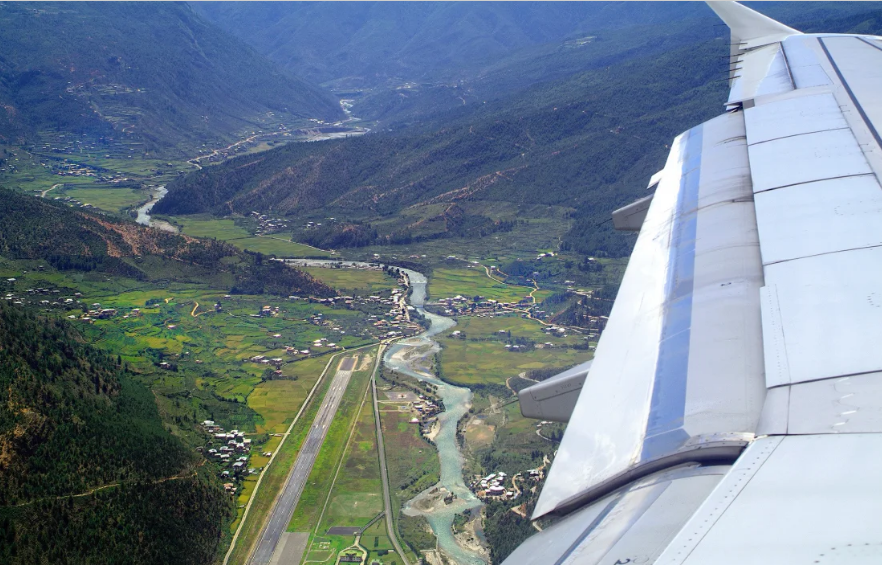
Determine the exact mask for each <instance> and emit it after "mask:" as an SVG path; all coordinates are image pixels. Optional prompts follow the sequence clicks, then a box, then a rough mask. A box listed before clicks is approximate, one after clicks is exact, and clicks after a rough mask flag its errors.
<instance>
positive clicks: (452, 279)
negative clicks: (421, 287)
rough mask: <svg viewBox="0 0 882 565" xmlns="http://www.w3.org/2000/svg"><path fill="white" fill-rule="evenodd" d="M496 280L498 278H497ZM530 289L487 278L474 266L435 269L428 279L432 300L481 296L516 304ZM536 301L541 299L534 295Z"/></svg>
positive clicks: (481, 268)
mask: <svg viewBox="0 0 882 565" xmlns="http://www.w3.org/2000/svg"><path fill="white" fill-rule="evenodd" d="M497 278H498V277H497ZM532 290H533V288H532V287H527V286H518V285H508V284H505V283H501V282H498V281H496V280H493V279H491V278H490V277H488V276H487V273H486V271H484V267H482V266H481V265H475V266H474V267H473V268H471V269H469V268H465V269H447V268H443V269H435V270H434V271H433V272H432V275H431V277H430V278H429V295H430V296H431V298H432V300H438V299H440V298H452V297H454V296H457V295H462V296H465V297H468V298H472V297H474V296H483V297H484V298H487V299H491V300H498V301H500V302H518V301H520V300H522V299H523V298H525V297H528V295H529V294H530V291H532ZM536 296H537V299H538V298H540V297H541V295H539V294H538V293H537V294H536Z"/></svg>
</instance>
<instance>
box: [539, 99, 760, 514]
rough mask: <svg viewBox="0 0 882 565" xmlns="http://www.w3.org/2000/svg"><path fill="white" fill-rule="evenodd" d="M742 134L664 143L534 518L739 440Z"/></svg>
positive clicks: (734, 117)
mask: <svg viewBox="0 0 882 565" xmlns="http://www.w3.org/2000/svg"><path fill="white" fill-rule="evenodd" d="M743 127H744V126H743V121H742V116H741V114H727V115H724V116H720V117H719V118H717V119H715V120H712V121H710V122H708V123H706V124H704V125H703V126H701V127H700V128H697V129H696V130H692V131H690V132H687V134H684V135H683V136H681V137H679V138H678V140H677V141H676V142H675V144H674V147H673V149H672V151H671V156H670V157H669V160H668V164H667V165H666V167H665V172H664V175H663V177H662V179H661V182H660V183H659V187H658V189H657V190H656V193H655V197H654V199H653V202H652V205H651V207H650V210H649V212H648V215H647V217H646V220H645V222H644V224H643V228H642V229H641V232H640V235H639V237H638V241H637V244H636V247H635V251H634V254H633V255H632V257H631V261H630V263H629V265H628V269H627V272H626V274H625V278H624V280H623V282H622V286H621V288H620V290H619V296H618V298H617V299H616V303H615V305H614V307H613V311H612V314H611V316H610V322H609V324H608V325H607V327H606V330H605V331H604V333H603V336H602V337H601V340H600V343H599V344H598V348H597V352H596V355H595V358H594V364H593V365H592V368H591V373H590V374H589V376H588V379H587V380H586V382H585V385H584V387H583V389H582V391H583V392H582V393H581V396H580V398H579V402H578V404H577V406H576V410H575V411H574V413H573V416H572V418H571V420H570V424H569V427H568V428H567V432H566V435H565V436H564V440H563V442H562V444H561V447H560V449H559V450H558V454H557V457H556V459H555V464H554V466H553V467H552V469H551V472H550V473H549V477H548V479H547V481H546V483H545V485H544V487H543V489H542V494H541V496H540V500H539V502H538V504H537V506H536V510H535V512H534V517H538V516H542V515H544V514H546V513H548V512H551V511H554V510H556V509H558V508H560V507H561V506H562V505H567V504H570V503H572V502H573V500H574V499H583V498H584V497H588V498H590V497H591V496H594V494H593V493H595V492H596V493H597V495H598V496H599V495H601V494H602V493H603V492H604V489H605V488H613V487H614V485H615V481H617V480H621V479H622V478H629V477H630V478H633V477H634V476H635V474H636V476H639V471H640V469H642V468H643V469H651V465H652V464H653V463H654V462H657V461H659V460H662V459H664V458H666V457H672V456H677V457H679V456H680V455H681V454H683V453H688V452H692V451H695V452H697V451H699V450H707V449H718V448H727V447H728V446H733V445H742V444H743V443H744V442H745V441H746V440H747V439H749V437H751V434H752V432H753V430H754V429H755V426H756V422H757V420H758V418H759V413H760V410H761V407H762V399H763V396H764V392H765V391H764V380H763V376H762V366H763V365H762V339H761V332H760V317H759V287H760V286H761V285H762V267H761V263H760V257H759V246H758V242H757V234H756V224H755V218H754V212H753V206H752V204H751V202H750V199H751V194H752V193H751V188H750V180H749V175H748V172H749V169H748V167H747V158H746V157H747V155H746V143H745V139H744V129H743ZM610 485H613V486H612V487H611V486H610Z"/></svg>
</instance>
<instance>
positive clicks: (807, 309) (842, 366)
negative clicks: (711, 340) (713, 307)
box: [763, 247, 882, 383]
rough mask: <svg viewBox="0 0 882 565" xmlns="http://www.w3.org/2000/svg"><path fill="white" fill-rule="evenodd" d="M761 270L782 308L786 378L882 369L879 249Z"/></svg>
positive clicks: (793, 380) (881, 260)
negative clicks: (764, 273)
mask: <svg viewBox="0 0 882 565" xmlns="http://www.w3.org/2000/svg"><path fill="white" fill-rule="evenodd" d="M765 271H766V285H767V287H773V288H775V289H776V294H777V301H778V305H779V307H780V320H781V331H782V333H783V345H784V349H785V351H786V359H787V364H788V371H787V374H786V375H784V378H783V379H782V381H783V382H784V383H787V382H791V383H796V382H805V381H811V380H817V379H823V378H830V377H838V376H843V375H854V374H860V373H869V372H875V371H882V347H880V346H879V344H882V248H880V247H876V248H871V249H857V250H853V251H846V252H840V253H831V254H826V255H819V256H815V257H807V258H804V259H799V260H796V261H787V262H784V263H776V264H773V265H767V266H766V268H765ZM766 315H767V313H766V311H765V310H764V311H763V317H764V319H763V324H764V329H765V324H766V319H765V317H766ZM768 370H769V369H768V366H767V371H768Z"/></svg>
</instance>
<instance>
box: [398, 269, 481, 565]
mask: <svg viewBox="0 0 882 565" xmlns="http://www.w3.org/2000/svg"><path fill="white" fill-rule="evenodd" d="M403 270H404V269H403ZM404 271H405V272H406V273H407V275H408V277H409V278H410V285H411V289H412V290H411V295H410V299H409V301H410V304H411V305H412V306H414V307H415V308H416V309H417V311H419V312H420V313H421V314H422V315H424V316H425V317H426V319H428V320H429V322H430V326H429V329H428V330H427V331H425V332H423V333H421V334H419V335H417V336H414V337H412V338H408V339H406V340H402V341H400V342H398V343H396V344H395V345H394V346H392V347H391V348H390V349H389V351H387V352H386V355H385V356H384V357H383V362H384V364H385V365H386V367H388V368H389V369H393V370H395V371H398V372H399V373H404V374H407V375H410V376H412V377H414V378H416V379H419V380H421V381H424V382H428V383H432V384H433V385H435V386H437V387H438V395H439V396H440V397H441V399H442V400H443V401H444V412H442V413H441V414H439V415H438V421H439V424H440V427H439V429H438V433H437V435H436V436H435V445H436V447H437V449H438V458H439V460H440V463H441V480H440V481H438V484H437V485H435V486H433V487H432V488H431V489H429V490H433V489H434V488H437V487H443V488H445V489H447V490H448V491H449V492H452V493H454V494H456V496H457V498H456V499H455V500H454V501H453V502H451V503H450V504H447V505H444V504H443V503H439V504H438V506H439V507H438V508H436V509H434V510H432V511H430V512H424V511H422V510H420V509H419V508H418V507H417V506H416V505H415V504H414V502H415V501H417V500H418V499H420V498H421V497H423V496H425V495H426V494H427V492H428V491H426V492H424V493H421V494H419V495H418V496H416V497H415V498H414V499H413V500H409V501H408V502H406V503H405V505H404V512H405V513H407V514H410V515H422V516H425V517H426V519H427V520H428V522H429V525H430V526H431V527H432V531H433V532H434V533H435V536H436V537H437V538H438V545H439V547H440V548H441V549H442V550H443V551H444V553H445V554H447V556H448V557H450V558H452V559H453V560H455V561H456V562H457V563H459V564H460V565H486V564H487V561H486V560H485V559H484V558H483V557H482V556H481V555H479V554H477V553H474V552H472V551H469V550H467V549H465V548H464V547H462V546H460V545H459V544H458V543H457V542H456V539H455V538H454V537H453V531H452V525H453V517H454V516H455V515H456V514H458V513H461V512H463V511H464V510H466V509H473V508H479V507H480V506H481V504H482V503H481V501H480V500H478V499H477V497H475V495H474V494H473V493H472V492H471V491H470V490H469V489H468V487H466V485H465V482H464V481H463V478H462V455H461V454H460V452H459V444H458V442H457V441H456V424H457V422H459V420H460V419H461V418H462V417H463V416H464V415H465V414H466V412H468V410H469V407H470V406H471V400H472V392H471V391H470V390H469V389H467V388H464V387H457V386H452V385H449V384H447V383H445V382H444V381H441V380H438V379H436V378H435V377H433V376H431V375H429V374H428V373H425V372H422V371H420V370H419V367H420V366H421V365H425V366H428V365H429V362H428V360H429V359H431V356H432V355H434V354H435V353H436V352H438V351H439V350H440V347H439V346H438V344H437V343H436V342H435V341H434V340H433V339H432V336H435V335H437V334H439V333H441V332H444V331H446V330H448V329H450V328H451V327H453V326H454V325H456V322H454V321H453V320H451V319H450V318H445V317H444V316H438V315H436V314H432V313H430V312H426V311H425V310H424V309H423V305H424V304H425V299H426V278H425V277H424V276H423V275H421V274H420V273H417V272H415V271H410V270H404ZM407 349H412V350H414V351H412V352H408V351H406V350H407ZM399 352H405V353H410V354H411V355H408V361H407V362H405V361H402V360H401V358H400V357H399V358H397V359H395V358H394V357H395V356H396V354H397V353H399ZM414 352H416V354H415V355H414V354H413V353H414ZM415 368H416V369H417V370H414V369H415Z"/></svg>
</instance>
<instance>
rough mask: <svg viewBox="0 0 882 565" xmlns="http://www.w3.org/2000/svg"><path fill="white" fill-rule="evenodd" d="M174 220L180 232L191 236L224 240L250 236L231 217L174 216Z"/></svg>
mask: <svg viewBox="0 0 882 565" xmlns="http://www.w3.org/2000/svg"><path fill="white" fill-rule="evenodd" d="M174 221H175V223H176V224H177V225H178V226H179V227H180V228H181V232H183V233H185V234H187V235H192V236H193V237H208V238H212V239H220V240H224V241H226V240H229V239H237V238H243V237H251V233H250V232H248V230H246V229H245V228H243V227H241V226H238V225H236V222H235V221H233V220H232V219H218V218H209V217H203V216H175V218H174Z"/></svg>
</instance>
